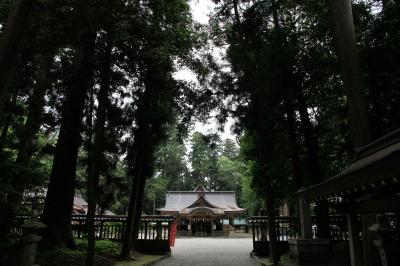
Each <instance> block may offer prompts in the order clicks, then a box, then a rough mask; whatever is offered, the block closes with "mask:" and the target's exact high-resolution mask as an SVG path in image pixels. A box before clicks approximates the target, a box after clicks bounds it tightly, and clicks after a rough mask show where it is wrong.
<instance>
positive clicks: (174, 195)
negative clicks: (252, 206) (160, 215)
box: [159, 191, 244, 213]
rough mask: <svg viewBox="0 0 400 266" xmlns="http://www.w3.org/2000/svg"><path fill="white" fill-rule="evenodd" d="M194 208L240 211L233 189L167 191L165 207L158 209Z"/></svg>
mask: <svg viewBox="0 0 400 266" xmlns="http://www.w3.org/2000/svg"><path fill="white" fill-rule="evenodd" d="M194 208H210V209H214V212H216V211H217V210H218V212H242V211H243V210H244V209H242V208H239V207H238V206H237V203H236V197H235V192H234V191H168V192H167V195H166V200H165V207H164V208H161V209H159V210H160V211H166V212H186V213H187V212H188V211H189V210H190V209H194Z"/></svg>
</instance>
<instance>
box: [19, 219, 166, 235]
mask: <svg viewBox="0 0 400 266" xmlns="http://www.w3.org/2000/svg"><path fill="white" fill-rule="evenodd" d="M29 218H30V217H29V216H18V217H17V226H16V227H15V228H14V230H13V232H14V233H15V234H17V235H21V234H22V229H21V225H22V224H23V223H24V221H26V220H28V219H29ZM126 220H127V217H126V216H125V215H97V216H96V217H95V234H96V239H107V240H116V241H121V240H122V239H123V238H124V235H125V229H126ZM173 221H174V218H173V217H172V216H164V215H142V217H141V223H140V227H139V232H138V239H143V240H168V239H169V230H170V225H171V223H172V222H173ZM71 224H72V233H73V236H74V237H75V238H84V237H86V236H87V226H86V215H73V216H72V222H71Z"/></svg>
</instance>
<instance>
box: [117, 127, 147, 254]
mask: <svg viewBox="0 0 400 266" xmlns="http://www.w3.org/2000/svg"><path fill="white" fill-rule="evenodd" d="M144 127H145V128H139V129H138V132H137V134H135V139H134V142H135V143H134V145H133V147H132V150H131V156H130V158H129V159H130V160H131V161H132V160H134V167H133V169H132V170H133V183H132V192H131V197H130V202H129V209H128V218H127V224H126V231H125V238H124V243H123V247H122V256H123V257H125V258H127V257H129V255H130V251H131V250H133V249H134V248H135V244H136V239H137V234H138V229H139V223H140V217H141V214H142V204H143V196H144V188H145V185H146V170H145V169H147V168H148V167H149V163H150V162H149V158H150V156H151V154H149V151H150V150H151V149H152V148H151V145H152V144H151V143H150V141H149V139H148V138H149V133H150V132H149V128H148V126H144ZM132 155H133V156H132ZM133 157H134V158H133Z"/></svg>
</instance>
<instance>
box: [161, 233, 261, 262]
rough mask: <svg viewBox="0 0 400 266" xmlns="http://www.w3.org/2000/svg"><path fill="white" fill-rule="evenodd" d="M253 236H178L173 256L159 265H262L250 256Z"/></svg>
mask: <svg viewBox="0 0 400 266" xmlns="http://www.w3.org/2000/svg"><path fill="white" fill-rule="evenodd" d="M252 245H253V243H252V239H251V238H177V239H176V242H175V247H173V248H172V254H171V257H169V258H167V259H165V260H163V261H161V262H159V263H157V264H155V265H158V266H163V265H165V266H170V265H171V266H172V265H173V266H181V265H182V266H197V265H204V266H211V265H214V266H216V265H219V266H224V265H229V266H230V265H241V266H247V265H260V264H258V263H257V262H256V261H255V260H253V259H251V258H250V252H251V250H252Z"/></svg>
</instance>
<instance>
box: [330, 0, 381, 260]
mask: <svg viewBox="0 0 400 266" xmlns="http://www.w3.org/2000/svg"><path fill="white" fill-rule="evenodd" d="M329 8H330V13H331V17H332V28H333V31H334V37H335V42H336V48H337V53H338V56H339V59H340V63H341V67H342V76H343V83H344V86H345V89H346V94H347V97H348V105H347V106H348V116H349V124H350V135H351V139H352V142H353V148H354V149H357V148H359V147H361V146H364V145H366V144H368V143H369V142H370V141H371V140H372V134H371V128H370V124H369V117H368V108H367V103H366V101H365V98H364V96H363V94H362V84H361V70H360V62H359V58H358V53H357V44H356V38H355V32H354V22H353V13H352V6H351V0H329ZM374 216H375V215H374V214H362V215H361V223H362V234H363V236H364V240H363V265H374V264H375V262H374V261H375V260H376V257H377V255H376V254H375V251H374V247H373V244H372V236H371V234H370V232H369V231H368V228H369V226H371V225H372V224H373V223H374V220H375V217H374Z"/></svg>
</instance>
